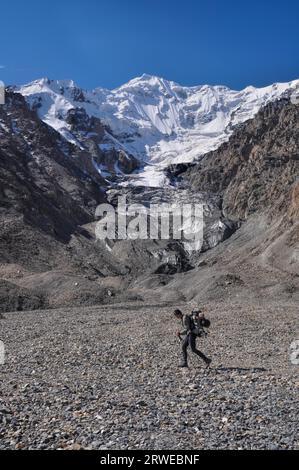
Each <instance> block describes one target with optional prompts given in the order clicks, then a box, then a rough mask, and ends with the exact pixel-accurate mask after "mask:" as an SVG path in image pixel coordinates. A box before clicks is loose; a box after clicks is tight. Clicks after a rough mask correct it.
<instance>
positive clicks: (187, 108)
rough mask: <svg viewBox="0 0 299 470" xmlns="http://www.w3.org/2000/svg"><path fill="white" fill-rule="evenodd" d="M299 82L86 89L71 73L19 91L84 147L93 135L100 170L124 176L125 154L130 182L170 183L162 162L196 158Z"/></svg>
mask: <svg viewBox="0 0 299 470" xmlns="http://www.w3.org/2000/svg"><path fill="white" fill-rule="evenodd" d="M298 87H299V80H294V81H291V82H288V83H275V84H273V85H270V86H267V87H264V88H255V87H252V86H248V87H246V88H245V89H244V90H241V91H235V90H231V89H229V88H227V87H225V86H209V85H200V86H194V87H186V86H181V85H178V84H177V83H175V82H172V81H167V80H165V79H163V78H159V77H155V76H151V75H146V74H144V75H142V76H141V77H137V78H135V79H133V80H131V81H129V82H128V83H126V84H124V85H122V86H120V87H119V88H116V89H114V90H107V89H104V88H96V89H94V90H91V91H87V90H83V89H81V88H79V87H78V86H77V85H76V84H75V83H74V82H73V81H71V80H49V79H47V78H43V79H41V80H37V81H34V82H32V83H29V84H27V85H24V86H21V87H18V88H17V89H16V91H18V92H19V93H21V94H22V95H23V96H24V97H25V99H26V101H27V102H28V103H29V105H30V107H31V108H32V109H36V110H37V112H38V116H39V117H40V119H42V120H43V121H44V122H45V123H46V124H48V125H49V126H51V127H52V128H54V129H55V130H57V131H58V132H59V133H60V134H61V135H62V136H63V137H65V138H66V140H68V141H69V142H71V143H73V144H75V145H76V146H78V147H79V148H80V149H84V148H86V147H87V146H88V142H89V141H90V140H95V141H96V142H95V145H93V149H92V157H93V162H94V165H95V167H96V169H97V171H98V172H99V173H100V174H101V175H102V176H104V177H108V178H109V177H110V176H111V174H113V175H118V176H122V173H123V170H124V165H122V162H123V161H124V160H127V161H129V162H130V164H129V169H130V170H136V171H134V173H133V174H132V175H131V177H130V178H126V181H125V183H124V184H127V183H128V184H130V185H141V186H156V187H162V186H164V185H165V184H167V179H166V178H165V174H164V172H163V169H165V168H166V167H167V166H168V165H170V164H177V163H186V162H192V161H197V160H198V159H200V158H201V156H202V155H204V154H206V153H207V152H209V151H212V150H215V149H216V148H218V147H219V146H220V145H221V144H222V143H223V142H226V141H227V140H228V139H229V137H230V136H231V135H232V133H233V132H234V130H235V129H236V128H237V127H238V126H239V125H240V124H242V123H243V122H245V121H247V120H249V119H251V118H253V117H254V116H255V115H256V113H257V112H258V111H259V110H260V108H261V107H262V106H265V105H266V104H268V103H269V102H273V101H275V100H277V99H279V98H281V97H283V96H286V95H290V94H291V93H292V92H294V91H295V90H297V89H298ZM75 110H76V111H77V113H78V110H80V112H81V123H80V122H78V119H77V126H76V127H75V128H74V116H73V115H74V112H75ZM83 116H84V117H83ZM93 118H96V119H98V120H100V121H101V122H102V124H103V126H104V127H105V130H104V132H103V133H102V134H101V135H100V139H99V132H98V131H96V130H95V129H94V128H93V127H92V126H87V125H86V123H87V121H88V120H90V119H93ZM89 146H90V143H89ZM111 152H117V153H118V155H120V156H121V164H120V165H119V158H116V159H113V165H111V158H110V159H109V158H108V161H110V165H109V164H108V165H107V158H105V155H106V154H111ZM136 161H138V162H139V164H138V165H137V164H136ZM131 162H133V163H131ZM137 167H138V169H137ZM125 171H126V170H125Z"/></svg>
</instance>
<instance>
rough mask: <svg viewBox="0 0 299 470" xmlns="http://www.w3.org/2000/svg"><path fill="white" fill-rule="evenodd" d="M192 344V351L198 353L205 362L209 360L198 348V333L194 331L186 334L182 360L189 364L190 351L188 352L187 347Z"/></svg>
mask: <svg viewBox="0 0 299 470" xmlns="http://www.w3.org/2000/svg"><path fill="white" fill-rule="evenodd" d="M188 346H190V348H191V351H192V352H193V353H194V354H197V356H199V357H200V358H201V359H202V360H203V361H204V362H207V361H208V358H207V357H206V356H205V355H204V354H203V353H202V352H201V351H199V350H198V349H196V335H194V334H193V333H189V334H188V335H186V337H185V338H184V339H183V342H182V362H183V364H186V365H187V364H188V353H187V348H188Z"/></svg>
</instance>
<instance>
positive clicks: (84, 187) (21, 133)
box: [0, 84, 299, 310]
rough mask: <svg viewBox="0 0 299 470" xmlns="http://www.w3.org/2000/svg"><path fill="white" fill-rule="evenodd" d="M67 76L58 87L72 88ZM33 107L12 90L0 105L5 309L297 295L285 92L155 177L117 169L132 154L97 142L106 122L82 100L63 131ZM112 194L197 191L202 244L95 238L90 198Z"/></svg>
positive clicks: (137, 196)
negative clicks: (134, 180)
mask: <svg viewBox="0 0 299 470" xmlns="http://www.w3.org/2000/svg"><path fill="white" fill-rule="evenodd" d="M52 85H53V84H52ZM65 88H66V89H65V90H64V96H68V93H71V92H72V93H75V91H74V90H75V88H74V87H73V86H71V88H70V89H69V88H67V86H66V84H65ZM55 96H56V95H55ZM75 96H76V100H79V102H81V103H82V102H83V101H82V100H83V97H82V96H81V94H80V93H79V92H78V91H77V92H76V95H75ZM55 99H56V98H55ZM80 100H81V101H80ZM39 110H40V108H39V107H38V106H35V105H33V103H31V107H29V105H28V103H27V101H26V100H25V99H24V97H22V96H21V95H20V94H18V93H15V92H14V91H11V90H10V91H8V93H7V101H6V105H4V106H1V107H0V134H1V140H0V157H1V158H0V178H1V190H0V196H1V230H0V236H1V245H0V263H1V264H0V279H1V287H0V297H1V299H2V303H1V305H2V310H15V309H17V310H22V309H23V308H26V309H27V308H31V307H32V308H39V307H42V306H45V307H46V306H47V307H57V306H61V305H76V304H79V305H80V304H87V305H92V304H94V303H103V302H105V303H107V302H108V303H111V302H116V301H120V300H128V299H140V300H141V299H143V300H147V299H150V298H151V296H152V295H153V292H154V294H155V296H156V298H157V299H160V300H161V301H163V302H164V301H166V302H175V301H185V300H191V299H197V300H198V301H201V300H202V298H205V297H206V298H208V299H211V298H213V296H216V297H217V296H220V297H221V296H222V295H240V296H242V297H243V298H244V299H246V298H248V296H249V297H250V296H255V297H259V296H264V297H265V298H266V297H267V295H269V294H271V295H278V296H281V295H283V296H286V297H288V296H292V298H294V299H295V298H297V296H298V292H299V290H298V289H299V286H298V279H297V277H296V276H297V274H296V273H298V260H299V256H298V240H299V237H298V154H299V152H298V106H297V105H295V104H292V103H291V102H290V101H289V99H288V98H283V99H282V100H280V101H277V102H274V103H269V104H268V105H267V106H266V107H265V108H263V109H262V110H260V111H259V112H258V113H257V115H256V116H255V117H254V118H253V119H252V120H249V121H247V122H246V123H244V124H242V126H239V127H237V128H236V129H235V131H234V133H233V135H232V136H231V137H230V139H229V141H228V142H224V143H223V144H222V145H221V146H220V147H219V148H218V149H216V150H215V151H213V152H209V153H208V154H206V155H205V156H203V157H202V158H201V160H200V162H199V163H196V162H193V163H192V164H188V163H184V164H178V165H174V164H173V165H172V166H171V167H169V168H167V169H166V177H167V179H168V181H169V186H168V187H164V188H150V187H135V185H134V184H133V185H131V184H130V180H128V176H126V175H127V174H128V173H130V172H132V171H134V168H135V169H136V168H137V167H138V165H140V163H139V162H138V161H137V159H136V158H135V157H134V155H131V154H128V153H127V152H126V151H125V150H123V149H120V148H119V149H118V150H117V149H116V148H114V149H111V148H110V149H107V148H106V149H105V150H103V149H102V148H101V144H100V143H99V142H102V141H103V140H105V138H106V137H107V135H108V133H110V132H111V129H110V128H108V127H107V124H105V123H104V122H102V121H101V120H100V119H99V118H98V117H94V116H90V115H89V114H88V113H87V111H86V110H85V109H84V107H82V108H79V107H75V108H70V109H68V110H67V113H66V116H65V118H66V119H67V123H68V128H67V131H68V132H72V136H73V137H72V139H70V138H69V135H68V134H67V133H65V129H64V130H62V129H60V130H59V132H58V131H57V130H55V129H53V127H52V126H49V125H48V124H47V123H46V122H43V121H42V120H41V119H40V117H39V114H38V112H39ZM61 122H62V121H61ZM63 122H64V121H63ZM110 135H112V134H111V133H110ZM113 138H114V139H115V137H113ZM71 140H72V141H71ZM100 167H101V168H102V169H103V168H104V169H105V170H103V171H102V170H101V171H99V168H100ZM120 168H121V170H120ZM118 170H120V171H121V174H120V173H118ZM159 171H160V170H159ZM104 173H105V174H104ZM124 183H125V184H126V187H123V184H124ZM120 194H125V195H126V196H127V199H128V202H131V203H139V204H140V203H141V204H143V205H145V206H149V204H150V203H161V202H175V203H176V204H181V203H184V202H193V203H198V202H203V203H204V223H205V229H204V243H203V246H202V252H205V253H202V252H197V251H195V252H188V250H187V249H186V246H185V245H184V244H183V243H181V242H180V241H175V242H173V241H171V240H169V241H167V240H164V241H163V240H162V241H161V240H160V241H159V240H158V241H155V240H145V241H143V240H136V241H133V240H130V241H127V240H124V241H115V242H113V243H110V244H108V245H107V244H106V243H103V242H99V241H96V240H95V208H96V207H97V205H98V204H99V203H100V202H104V201H107V202H110V203H112V204H115V201H116V199H117V196H118V195H120ZM240 226H241V228H239V227H240ZM238 229H239V230H238ZM219 243H220V244H219ZM257 269H258V270H259V271H258V273H259V274H258V276H257V271H256V270H257ZM258 278H259V282H260V283H261V284H262V285H264V286H265V289H264V290H263V293H261V291H260V289H259V288H257V285H256V284H257V279H258ZM30 299H31V300H30Z"/></svg>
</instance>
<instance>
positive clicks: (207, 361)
mask: <svg viewBox="0 0 299 470" xmlns="http://www.w3.org/2000/svg"><path fill="white" fill-rule="evenodd" d="M211 362H212V359H209V358H208V357H207V359H206V360H205V364H206V367H207V369H208V368H209V367H210V365H211Z"/></svg>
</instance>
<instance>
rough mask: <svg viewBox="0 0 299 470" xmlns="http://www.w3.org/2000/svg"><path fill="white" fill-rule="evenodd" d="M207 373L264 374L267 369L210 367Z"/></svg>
mask: <svg viewBox="0 0 299 470" xmlns="http://www.w3.org/2000/svg"><path fill="white" fill-rule="evenodd" d="M207 370H208V371H215V372H232V371H236V372H266V371H267V369H265V368H264V367H223V366H219V367H211V368H209V369H207Z"/></svg>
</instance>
